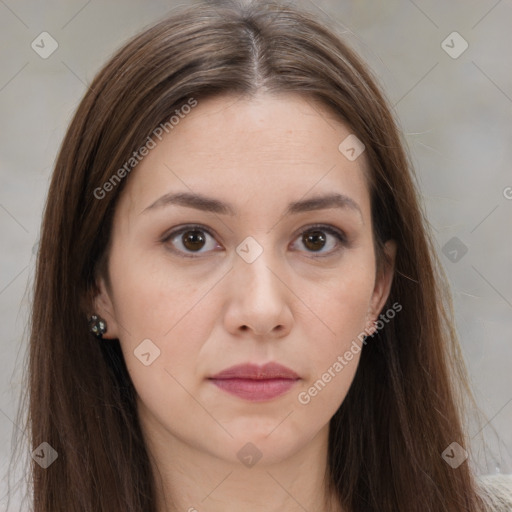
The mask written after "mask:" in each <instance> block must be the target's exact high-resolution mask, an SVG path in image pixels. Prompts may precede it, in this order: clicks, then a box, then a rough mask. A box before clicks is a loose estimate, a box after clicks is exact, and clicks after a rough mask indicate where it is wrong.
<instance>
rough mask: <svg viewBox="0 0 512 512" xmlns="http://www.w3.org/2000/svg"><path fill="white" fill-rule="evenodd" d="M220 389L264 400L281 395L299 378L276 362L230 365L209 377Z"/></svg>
mask: <svg viewBox="0 0 512 512" xmlns="http://www.w3.org/2000/svg"><path fill="white" fill-rule="evenodd" d="M208 380H210V382H212V384H215V385H216V386H217V387H218V388H220V389H221V390H223V391H225V392H227V393H230V394H232V395H235V396H238V397H239V398H242V399H244V400H249V401H251V402H264V401H267V400H271V399H273V398H276V397H278V396H280V395H283V394H284V393H286V392H287V391H288V390H290V389H291V388H292V387H293V386H294V385H295V384H296V383H297V382H298V381H299V380H300V377H299V375H298V374H297V373H296V372H294V371H293V370H291V369H290V368H287V367H285V366H282V365H280V364H277V363H267V364H265V365H263V366H257V365H254V364H242V365H237V366H232V367H231V368H227V369H226V370H223V371H221V372H220V373H218V374H216V375H214V376H212V377H209V378H208Z"/></svg>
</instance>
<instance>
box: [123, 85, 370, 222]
mask: <svg viewBox="0 0 512 512" xmlns="http://www.w3.org/2000/svg"><path fill="white" fill-rule="evenodd" d="M176 120H178V122H177V123H176V122H175V124H174V125H173V127H172V129H171V130H170V131H169V133H167V134H165V135H164V136H163V137H162V140H161V141H160V140H158V139H157V138H155V137H153V138H154V140H155V143H156V144H155V146H154V148H153V149H151V150H150V151H149V153H148V154H147V156H145V157H144V159H143V160H142V161H141V163H139V164H138V166H137V167H136V168H135V170H134V171H132V174H131V175H130V177H129V180H128V181H129V183H127V187H126V190H125V191H124V192H123V196H124V198H125V199H124V202H129V203H130V204H131V205H132V206H133V207H134V208H135V209H137V210H138V211H139V212H140V211H141V209H143V208H144V207H145V206H147V205H148V204H149V202H151V200H154V199H155V197H156V196H157V195H158V194H160V195H161V194H164V193H167V192H170V191H173V190H179V191H188V192H192V191H193V192H198V193H202V194H205V195H212V194H213V195H215V196H217V197H219V198H224V199H225V200H226V201H229V202H231V203H233V202H236V203H238V204H240V205H242V204H247V203H252V202H254V201H255V200H256V201H261V200H263V199H265V200H266V199H268V198H269V197H270V196H271V195H272V194H279V195H280V196H283V202H285V201H287V200H288V201H290V200H294V199H295V200H296V199H298V198H299V197H302V196H305V195H307V194H308V193H311V194H314V193H319V194H320V193H326V192H332V191H333V188H335V189H336V191H337V192H340V193H343V194H345V195H348V196H355V198H356V199H357V201H358V202H359V203H363V204H362V205H361V206H362V208H364V207H365V203H368V201H369V198H368V192H367V186H366V179H365V174H366V160H365V155H364V153H363V154H362V155H361V156H360V157H359V158H357V159H356V160H355V161H350V160H349V159H347V158H346V157H345V156H344V155H343V154H342V152H340V150H339V145H340V143H341V142H342V141H343V140H345V139H346V138H347V137H348V136H349V135H351V129H350V127H349V126H348V125H347V124H345V123H343V122H342V121H341V120H339V119H338V118H336V117H335V116H334V115H333V114H332V113H331V112H330V111H329V110H328V109H326V108H325V107H324V106H323V105H321V104H320V103H318V102H315V101H313V100H312V99H309V98H307V99H306V98H305V97H302V96H300V95H294V94H284V95H283V94H280V95H269V94H262V95H259V96H257V97H253V98H250V99H247V98H242V97H239V96H219V97H215V98H209V99H206V100H203V101H201V100H198V102H197V106H195V107H194V108H192V109H191V110H190V111H189V112H188V113H187V114H182V115H181V116H180V117H179V118H177V117H176V118H175V121H176ZM164 133H165V132H164ZM288 196H289V197H288ZM367 206H368V207H369V204H368V205H367Z"/></svg>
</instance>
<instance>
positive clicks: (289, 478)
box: [95, 94, 395, 512]
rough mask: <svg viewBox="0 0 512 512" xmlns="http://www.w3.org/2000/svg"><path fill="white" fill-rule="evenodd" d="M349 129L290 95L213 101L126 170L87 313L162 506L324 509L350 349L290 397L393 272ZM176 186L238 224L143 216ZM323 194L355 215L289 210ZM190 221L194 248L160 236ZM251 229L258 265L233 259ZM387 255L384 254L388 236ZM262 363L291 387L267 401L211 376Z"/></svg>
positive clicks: (216, 218)
mask: <svg viewBox="0 0 512 512" xmlns="http://www.w3.org/2000/svg"><path fill="white" fill-rule="evenodd" d="M350 133H351V131H350V128H349V127H348V126H347V125H345V124H343V123H341V122H340V121H339V120H337V119H335V118H334V117H333V116H332V114H330V113H329V112H328V111H327V110H325V109H324V108H323V107H322V106H320V105H319V104H316V103H314V102H313V101H311V100H306V99H304V98H302V97H300V96H296V95H292V94H287V95H280V96H273V95H269V94H261V95H259V96H257V97H254V98H251V99H240V98H238V97H233V96H223V97H218V98H214V99H208V100H204V101H201V102H199V104H198V106H197V107H195V108H194V109H193V110H192V112H191V113H190V114H188V115H187V116H186V118H185V119H183V120H181V121H180V123H179V124H178V125H177V126H175V128H174V129H173V130H172V132H171V133H170V134H169V135H167V136H165V137H164V139H163V140H162V141H161V142H159V143H158V144H157V146H156V147H155V148H154V149H152V150H151V151H150V152H149V154H148V155H147V156H146V157H145V158H144V160H143V161H142V162H141V163H140V164H139V165H138V167H137V168H136V170H134V171H133V172H132V174H131V175H130V176H129V178H128V182H127V183H126V188H125V189H124V191H123V193H122V194H121V197H120V200H119V203H118V206H117V209H116V212H115V216H114V223H113V231H112V240H111V242H112V245H111V250H110V254H109V263H108V272H109V284H108V285H107V284H106V283H107V280H105V279H104V278H103V277H100V278H99V282H98V284H99V290H100V293H99V294H98V296H97V297H96V299H95V307H96V311H97V312H98V313H99V314H100V315H101V316H102V317H103V318H105V319H106V321H107V325H108V331H107V333H106V334H105V335H104V338H119V340H120V342H121V347H122V350H123V354H124V357H125V360H126V364H127V367H128V371H129V373H130V375H131V378H132V380H133V383H134V386H135V388H136V391H137V394H138V411H139V417H140V421H141V425H142V429H143V433H144V436H145V438H146V441H147V444H148V447H149V452H150V454H151V457H152V462H153V465H154V468H155V472H156V474H157V486H158V510H160V511H167V510H188V511H190V512H192V511H193V510H197V511H199V512H201V511H203V510H208V511H209V512H217V511H219V512H220V511H222V512H231V511H235V510H236V511H238V510H245V511H248V512H251V511H256V510H258V511H261V510H267V511H278V510H279V511H282V512H283V511H284V512H287V511H292V510H293V511H296V510H297V509H298V507H299V505H298V504H297V503H299V504H300V505H301V506H302V507H304V508H305V509H307V510H321V509H322V510H327V509H329V507H328V505H327V502H328V501H329V499H330V498H331V497H330V496H327V494H326V491H325V488H324V484H323V477H324V472H325V469H326V464H327V446H328V445H327V441H328V431H329V420H330V419H331V418H332V416H333V415H334V413H335V412H336V410H337V409H338V408H339V406H340V404H341V403H342V402H343V400H344V398H345V396H346V394H347V392H348V389H349V387H350V384H351V382H352V380H353V377H354V374H355V371H356V369H357V364H358V361H359V357H360V353H357V354H355V355H354V357H353V359H352V360H351V361H350V362H347V364H346V366H344V368H343V370H342V371H341V372H339V373H337V374H336V376H335V377H334V378H332V380H331V382H330V383H328V384H327V385H326V386H325V387H324V388H323V389H322V391H321V392H319V393H318V394H317V395H316V396H314V397H312V398H311V401H310V402H309V403H308V404H306V405H304V404H301V403H300V402H299V401H298V395H299V393H300V392H303V391H307V390H308V388H310V387H311V386H312V385H313V383H314V382H315V381H317V380H318V379H319V378H320V377H321V376H322V374H323V373H324V372H325V371H326V370H327V369H328V368H329V367H332V365H333V363H334V362H335V361H336V360H337V358H338V356H339V355H343V354H344V353H345V352H346V351H347V350H349V348H350V346H351V343H352V342H353V340H355V339H357V336H358V335H359V334H360V333H361V332H363V331H364V329H365V328H369V327H370V326H372V325H373V322H374V321H375V319H376V318H377V317H378V315H379V313H380V312H381V309H382V307H383V305H384V303H385V301H386V299H387V296H388V294H389V289H390V286H391V280H392V275H393V264H391V265H390V266H388V267H387V268H386V270H385V271H383V272H382V273H380V274H378V275H377V273H376V263H375V251H374V244H373V237H372V222H371V215H370V196H369V191H368V186H367V182H366V178H365V172H367V169H365V166H366V165H367V163H366V160H365V154H364V153H363V154H362V155H361V156H360V157H359V158H357V159H356V160H355V161H349V160H348V159H347V158H346V157H345V156H344V155H343V154H342V153H340V151H339V150H338V146H339V144H340V143H341V141H342V140H343V139H345V137H347V136H348V135H349V134H350ZM171 192H194V193H199V194H203V195H205V196H208V197H213V198H216V199H218V200H220V201H223V202H227V203H230V204H231V205H232V207H233V209H234V210H235V212H236V215H234V216H230V215H226V214H220V213H212V212H205V211H200V210H197V209H194V208H191V207H186V206H180V205H173V204H168V205H160V206H154V207H152V208H149V209H148V207H149V206H150V205H152V204H153V203H154V202H155V201H157V200H158V199H159V198H160V197H161V196H163V195H165V194H167V193H171ZM333 192H337V193H339V194H343V195H344V196H347V197H349V198H350V199H351V200H352V201H353V202H354V203H356V205H357V208H351V207H344V208H328V209H320V210H314V211H306V212H301V213H298V214H289V215H285V216H283V212H284V211H285V208H286V207H287V205H288V204H289V203H290V202H292V201H299V200H304V199H310V198H312V197H317V196H320V195H324V194H330V193H333ZM192 223H193V224H200V225H201V226H203V227H204V228H205V229H207V230H208V231H210V233H211V236H210V234H209V233H208V232H206V233H205V232H202V233H201V234H202V236H203V237H204V240H205V242H204V246H203V247H202V248H198V247H200V245H199V246H194V245H191V244H188V245H187V243H186V241H185V245H184V244H183V237H182V236H181V235H176V236H174V238H171V239H169V240H167V241H162V239H163V238H165V235H166V234H168V233H170V232H171V231H172V230H173V229H174V228H179V227H182V226H184V225H187V224H192ZM317 223H321V224H325V225H328V226H333V227H335V228H338V229H339V230H342V231H343V232H344V233H345V236H346V240H348V242H347V243H346V244H345V243H344V242H340V241H339V240H337V239H336V237H335V236H333V235H331V234H329V233H328V232H325V231H323V232H322V233H323V234H324V236H325V245H323V246H322V242H320V243H319V244H318V242H317V245H315V244H314V243H313V244H309V245H308V244H307V243H305V242H304V241H303V240H302V236H301V235H302V233H303V232H304V231H306V230H307V229H309V230H310V231H309V232H308V233H310V232H311V231H315V230H312V229H311V228H310V227H309V226H310V225H312V224H317ZM317 229H318V228H317ZM248 236H251V237H253V238H254V239H255V240H256V241H257V242H258V244H259V245H260V246H261V247H262V249H263V252H262V254H261V255H260V256H259V257H258V258H257V259H256V260H255V261H254V262H252V263H247V262H246V261H245V260H244V259H243V258H242V257H240V256H239V254H238V253H237V252H236V248H237V246H238V245H239V244H240V243H241V242H242V241H243V240H244V239H245V238H246V237H248ZM194 247H195V248H196V250H199V253H197V252H195V253H194ZM173 248H174V251H173ZM190 248H192V249H190ZM315 251H316V252H315ZM386 252H387V254H388V256H389V257H390V258H391V261H392V262H393V261H394V256H395V246H394V244H393V242H391V241H390V242H388V243H387V244H386ZM319 254H320V255H321V256H322V257H319ZM187 255H188V256H191V257H187ZM145 339H150V340H151V341H152V343H154V345H156V346H157V347H158V349H159V350H160V355H159V357H157V358H156V359H155V360H154V361H153V362H152V363H151V364H150V365H148V366H145V365H144V364H142V363H141V361H140V360H139V359H138V358H137V357H136V356H135V355H134V350H135V349H136V348H137V346H138V345H139V344H140V343H141V341H142V340H145ZM151 350H152V353H153V354H154V353H155V352H154V349H151ZM268 361H276V362H279V363H281V364H283V365H285V366H287V367H289V368H291V369H293V370H294V371H295V372H297V373H298V374H299V376H300V377H301V379H300V380H299V381H298V382H297V383H296V384H295V386H294V387H293V388H292V389H291V390H289V391H288V392H286V393H285V394H284V395H281V396H278V397H276V398H273V399H271V400H268V401H265V402H259V403H258V402H249V401H247V400H244V399H242V398H239V397H237V396H233V395H231V394H228V393H226V392H225V391H223V390H221V389H219V388H217V387H216V386H215V385H213V384H212V383H211V382H210V381H208V379H207V378H208V377H209V376H212V375H213V374H215V373H217V372H219V371H221V370H223V369H226V368H228V367H230V366H233V365H235V364H240V363H245V362H254V363H257V364H263V363H266V362H268ZM249 442H250V443H252V444H253V445H255V446H256V447H257V450H258V451H259V453H260V454H261V455H262V456H261V459H260V460H259V461H258V462H257V463H256V464H255V465H254V466H252V467H247V466H245V465H244V464H242V462H241V461H240V460H239V458H238V456H237V453H238V452H239V450H240V449H241V448H242V447H243V446H244V445H246V443H249ZM170 496H172V497H173V499H174V505H171V499H170ZM332 510H338V508H337V507H335V506H333V507H332Z"/></svg>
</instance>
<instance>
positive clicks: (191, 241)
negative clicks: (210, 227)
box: [183, 229, 205, 251]
mask: <svg viewBox="0 0 512 512" xmlns="http://www.w3.org/2000/svg"><path fill="white" fill-rule="evenodd" d="M204 243H205V238H204V236H203V234H202V233H201V231H199V230H197V229H194V230H191V231H186V232H185V233H183V245H184V246H185V247H186V248H187V249H190V250H192V251H193V250H198V249H201V248H202V247H203V245H204Z"/></svg>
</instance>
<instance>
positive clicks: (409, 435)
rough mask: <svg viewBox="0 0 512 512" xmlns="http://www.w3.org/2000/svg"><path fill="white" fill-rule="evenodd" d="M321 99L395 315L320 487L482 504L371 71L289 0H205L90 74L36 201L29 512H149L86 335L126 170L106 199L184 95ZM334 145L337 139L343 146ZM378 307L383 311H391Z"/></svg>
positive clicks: (462, 392) (138, 459)
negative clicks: (357, 168) (387, 252)
mask: <svg viewBox="0 0 512 512" xmlns="http://www.w3.org/2000/svg"><path fill="white" fill-rule="evenodd" d="M262 90H264V91H268V92H270V93H272V92H275V93H286V92H289V93H296V94H301V95H303V97H304V98H305V99H306V100H318V101H320V102H321V103H322V104H323V105H325V106H326V107H327V108H328V109H329V110H330V112H332V114H333V115H335V116H337V117H338V118H339V119H340V120H342V121H344V122H346V123H347V124H348V125H349V126H350V127H351V130H352V131H353V132H354V133H355V134H356V135H357V137H358V138H359V139H360V140H361V141H362V142H363V143H364V144H365V146H366V152H365V155H366V158H367V159H368V164H369V169H370V176H369V180H368V183H369V190H370V195H371V204H372V220H373V224H374V238H375V244H376V254H377V258H378V262H379V264H381V265H382V264H383V262H384V260H383V251H382V248H383V244H384V242H385V241H386V240H388V239H394V240H395V241H396V243H397V248H398V249H397V257H396V271H395V278H394V281H393V285H392V289H391V294H390V297H389V299H388V304H394V303H395V302H398V303H400V304H401V305H402V307H403V310H402V311H401V312H400V314H399V315H396V317H395V318H394V320H393V321H392V322H390V323H389V324H388V325H387V326H386V328H385V329H382V330H380V331H379V332H378V333H376V334H375V335H374V336H373V337H372V338H371V339H370V340H369V341H368V343H367V344H366V345H365V347H364V349H363V351H362V354H361V359H360V363H359V367H358V370H357V372H356V375H355V378H354V381H353V384H352V386H351V388H350V390H349V393H348V395H347V397H346V399H345V400H344V402H343V404H342V405H341V407H340V408H339V410H338V411H337V412H336V414H335V415H334V417H333V418H332V420H331V423H330V435H329V459H328V462H329V463H328V468H327V472H328V474H327V477H328V483H329V489H330V490H331V491H333V492H334V493H335V495H336V496H337V497H338V499H339V502H340V504H341V505H342V506H343V507H345V508H346V509H347V510H348V511H350V512H372V511H374V512H377V511H378V512H415V511H417V512H419V511H421V512H427V511H431V512H441V511H445V512H462V511H464V512H476V511H480V510H482V505H481V501H480V498H479V496H478V492H477V487H476V484H475V482H474V479H473V476H472V472H471V468H470V467H469V464H468V462H464V463H463V464H462V465H460V466H459V467H458V468H456V469H453V468H452V467H451V466H450V465H448V464H447V463H446V462H445V460H443V458H442V457H441V453H442V452H443V450H444V449H445V448H446V447H447V446H449V445H450V444H451V443H452V442H454V441H456V442H458V443H459V444H460V445H462V446H464V447H467V445H468V444H469V443H468V440H467V438H466V437H465V433H464V427H463V421H462V418H463V416H462V413H463V410H464V409H463V406H464V404H465V403H466V402H465V398H464V397H466V398H467V397H468V396H470V392H469V387H468V384H467V382H468V381H467V377H466V374H465V368H464V366H463V362H462V356H461V354H460V349H459V345H458V342H457V340H456V336H455V332H454V329H453V326H452V325H453V324H452V320H451V318H452V314H451V308H450V303H449V300H448V298H447V297H448V295H447V292H446V290H445V289H444V285H443V284H442V283H443V282H444V281H443V276H442V274H440V268H439V265H438V262H437V259H436V256H435V251H434V249H433V246H432V243H431V241H430V235H429V234H428V231H427V229H426V227H425V226H426V221H425V218H424V214H423V212H422V208H421V207H420V205H419V201H418V197H417V192H416V185H415V180H414V175H413V172H412V166H411V164H410V162H409V160H408V157H407V155H406V152H405V151H404V149H403V148H404V146H403V142H402V141H401V139H400V135H399V130H398V129H397V124H396V122H395V121H394V119H393V116H392V114H391V112H390V108H389V106H388V102H387V100H386V99H385V96H384V95H383V93H382V92H381V91H380V89H379V88H378V86H377V85H376V80H375V79H374V78H373V76H372V75H371V73H370V72H369V71H368V69H367V68H366V67H365V65H364V64H363V63H362V62H361V60H360V58H359V57H358V56H357V55H356V54H355V53H354V51H353V50H351V49H350V48H349V46H347V44H346V43H344V42H343V41H342V40H340V37H339V36H338V35H337V34H336V32H335V30H334V29H333V28H331V27H329V26H328V25H326V23H325V22H323V21H319V20H318V19H317V18H316V17H315V16H314V15H312V14H310V13H308V12H306V11H301V10H299V9H297V8H296V7H293V6H290V5H288V4H287V5H284V4H279V3H274V2H271V1H257V2H253V3H251V4H249V5H243V4H237V3H235V2H232V3H223V4H218V5H216V6H215V5H211V4H206V3H203V4H199V5H196V6H193V7H187V8H181V9H179V10H177V11H175V12H174V13H173V14H172V16H170V17H168V18H167V19H165V20H163V21H161V22H159V23H157V24H156V25H154V26H152V27H151V28H150V29H148V30H146V31H144V32H143V33H141V34H140V35H138V36H137V37H135V38H133V39H132V40H131V41H130V42H129V43H128V44H126V45H125V46H124V47H123V48H122V49H121V50H119V51H118V52H117V53H116V54H115V55H114V56H113V57H112V59H111V60H110V61H109V62H108V63H107V64H106V65H105V67H104V68H103V69H102V70H101V71H100V72H99V73H98V75H97V76H96V78H95V79H94V80H93V82H92V84H91V85H90V87H89V89H88V91H87V93H86V94H85V97H84V98H83V100H82V102H81V103H80V105H79V107H78V110H77V112H76V114H75V116H74V118H73V120H72V122H71V124H70V126H69V129H68V131H67V134H66V136H65V139H64V141H63V143H62V147H61V149H60V153H59V155H58V159H57V162H56V165H55V170H54V173H53V177H52V181H51V186H50V190H49V194H48V198H47V202H46V207H45V213H44V219H43V223H42V231H41V238H40V248H39V254H38V260H37V269H36V280H35V290H34V299H33V310H32V322H31V336H30V353H29V412H28V426H29V427H30V432H31V442H32V446H33V448H35V447H37V446H39V445H40V444H41V443H42V442H47V443H49V444H50V445H51V446H52V447H53V448H54V449H55V450H56V452H57V453H58V454H59V457H58V459H57V461H56V462H54V463H53V464H52V465H51V466H50V467H48V468H47V469H43V468H41V467H40V466H39V465H38V464H37V463H35V462H34V463H33V464H32V473H31V474H32V486H33V489H32V490H33V499H34V510H35V512H64V511H65V512H71V511H87V512H92V511H94V512H97V511H108V512H114V511H121V510H122V511H133V512H135V511H140V512H142V511H153V510H155V489H156V485H155V480H154V479H155V478H156V476H155V475H154V473H153V472H152V469H151V468H152V466H151V463H150V454H149V453H148V451H147V449H146V446H145V444H144V440H143V436H142V432H141V428H140V425H139V422H138V418H137V411H136V406H135V390H134V387H133V384H132V382H131V380H130V377H129V375H128V372H127V369H126V366H125V363H124V360H123V357H122V354H121V350H120V346H119V342H118V341H117V340H114V341H111V342H104V343H99V342H98V340H97V339H95V338H94V336H93V335H92V334H91V333H90V332H89V329H88V323H87V315H88V314H90V313H91V311H92V302H91V300H92V297H93V295H94V293H95V291H96V285H95V279H96V276H97V275H98V272H105V268H106V266H105V261H106V259H107V258H108V246H109V240H110V232H111V225H112V214H113V212H114V209H115V207H116V202H117V200H118V198H119V194H120V193H121V192H122V190H123V185H124V183H125V182H126V180H127V179H130V178H129V176H127V177H125V178H124V179H123V180H120V182H119V183H116V184H115V186H113V187H111V190H109V191H108V193H106V194H104V197H102V198H100V199H98V194H97V193H96V194H95V191H97V190H98V188H101V187H102V186H103V185H104V184H105V183H106V182H107V181H108V180H109V179H110V178H111V177H112V175H113V174H114V173H115V172H116V171H117V170H118V169H120V168H122V167H123V166H124V165H125V164H126V162H127V161H128V160H129V158H130V157H131V155H132V154H133V152H134V151H136V150H137V149H138V148H140V147H141V146H142V145H143V144H144V142H145V141H146V140H147V137H148V136H149V135H150V134H151V133H152V132H153V130H154V129H155V127H157V126H158V125H160V124H161V123H164V122H166V121H167V120H168V119H169V118H170V116H171V115H172V114H173V112H174V111H175V110H176V109H178V108H179V107H180V106H181V105H183V104H185V103H186V102H187V101H188V100H189V99H190V98H195V99H196V100H197V101H198V102H199V104H200V103H201V100H202V99H205V98H207V97H211V96H213V95H221V94H228V93H230V94H239V95H243V96H247V97H251V96H252V95H254V94H255V93H256V92H258V91H262ZM340 142H341V141H340ZM385 307H386V306H385Z"/></svg>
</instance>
